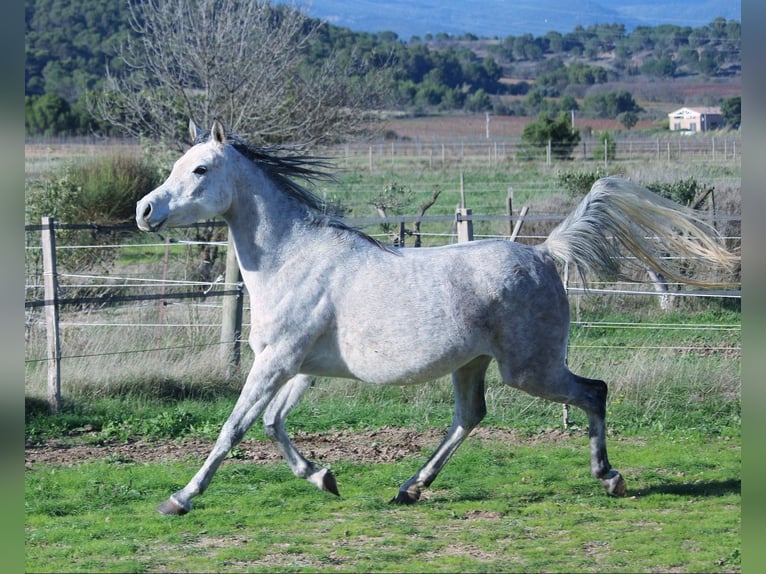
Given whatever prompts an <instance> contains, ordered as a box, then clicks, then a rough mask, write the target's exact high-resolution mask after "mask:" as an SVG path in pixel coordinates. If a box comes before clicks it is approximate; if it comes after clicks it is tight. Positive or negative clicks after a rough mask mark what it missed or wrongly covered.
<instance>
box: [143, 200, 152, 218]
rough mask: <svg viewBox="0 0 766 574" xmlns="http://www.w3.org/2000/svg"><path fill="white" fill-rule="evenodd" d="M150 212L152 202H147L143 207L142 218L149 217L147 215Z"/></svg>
mask: <svg viewBox="0 0 766 574" xmlns="http://www.w3.org/2000/svg"><path fill="white" fill-rule="evenodd" d="M151 214H152V204H151V203H147V204H146V207H145V208H144V219H149V216H150V215H151Z"/></svg>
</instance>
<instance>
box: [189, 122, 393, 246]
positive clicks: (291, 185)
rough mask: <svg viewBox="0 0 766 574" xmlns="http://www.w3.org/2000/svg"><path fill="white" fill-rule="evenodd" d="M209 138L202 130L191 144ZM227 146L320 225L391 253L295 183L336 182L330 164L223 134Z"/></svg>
mask: <svg viewBox="0 0 766 574" xmlns="http://www.w3.org/2000/svg"><path fill="white" fill-rule="evenodd" d="M209 138H210V132H209V131H205V132H203V133H201V134H199V135H198V137H197V139H196V140H195V141H194V144H198V143H203V142H206V141H207V140H208V139H209ZM226 143H228V144H229V145H231V146H232V147H233V148H234V149H236V150H237V151H238V152H239V153H241V154H242V155H243V156H245V157H246V158H248V159H249V160H250V161H252V162H253V163H255V164H257V165H258V167H259V168H261V169H262V170H263V171H265V172H266V174H267V175H268V176H269V178H270V179H271V180H272V181H273V182H275V183H276V184H277V187H278V188H279V189H280V190H282V191H283V192H284V193H286V194H287V195H288V196H289V197H291V198H292V199H293V200H295V201H297V202H298V203H300V204H302V205H304V206H306V207H307V208H308V209H309V211H310V213H311V214H312V216H313V219H314V221H315V222H316V223H318V224H319V225H324V226H327V227H333V228H335V229H339V230H342V231H349V232H351V233H354V234H355V235H359V236H360V237H362V238H364V239H365V240H367V241H369V242H370V243H373V244H374V245H377V246H378V247H380V248H382V249H386V250H391V248H390V247H388V246H386V245H384V244H382V243H381V242H380V241H378V240H377V239H374V238H373V237H370V236H369V235H367V234H366V233H364V232H363V231H361V230H360V229H358V228H356V227H352V226H350V225H348V224H347V223H345V222H344V221H343V220H342V219H341V216H342V210H341V209H340V208H337V207H335V208H330V206H328V204H327V202H326V201H325V200H323V199H322V198H321V197H319V196H317V195H315V194H314V193H311V192H310V191H309V190H308V189H307V188H306V187H304V186H303V185H301V184H299V183H298V182H296V181H295V180H296V179H300V180H303V181H305V182H306V183H308V184H312V185H313V184H314V183H315V182H317V181H336V178H335V175H334V174H332V173H331V172H330V171H328V170H329V169H330V168H331V167H332V165H331V164H330V163H329V162H328V161H327V160H326V159H325V158H322V157H316V156H310V155H302V154H298V153H296V150H295V149H294V148H289V147H285V146H269V147H259V146H254V145H251V144H249V143H247V142H245V141H244V140H243V139H241V138H240V137H238V136H237V135H234V134H227V135H226Z"/></svg>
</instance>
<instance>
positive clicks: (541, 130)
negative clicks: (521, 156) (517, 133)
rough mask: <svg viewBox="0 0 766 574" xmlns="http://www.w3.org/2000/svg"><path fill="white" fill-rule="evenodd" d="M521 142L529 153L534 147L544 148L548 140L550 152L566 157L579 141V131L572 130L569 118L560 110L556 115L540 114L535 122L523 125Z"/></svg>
mask: <svg viewBox="0 0 766 574" xmlns="http://www.w3.org/2000/svg"><path fill="white" fill-rule="evenodd" d="M521 142H522V144H523V145H524V146H525V147H527V148H528V150H529V152H528V153H530V154H531V153H532V151H533V150H535V149H536V150H542V149H545V148H546V147H547V146H548V142H550V143H551V153H552V154H553V155H554V156H556V157H558V158H559V159H567V158H569V157H570V156H571V155H572V150H573V149H574V148H575V147H576V146H577V144H578V143H580V133H579V132H577V131H572V124H571V120H570V117H569V114H568V113H566V112H561V113H560V114H559V115H558V117H551V116H549V115H541V116H540V118H539V119H538V120H537V121H536V122H531V123H528V124H527V125H526V126H524V131H523V132H522V134H521Z"/></svg>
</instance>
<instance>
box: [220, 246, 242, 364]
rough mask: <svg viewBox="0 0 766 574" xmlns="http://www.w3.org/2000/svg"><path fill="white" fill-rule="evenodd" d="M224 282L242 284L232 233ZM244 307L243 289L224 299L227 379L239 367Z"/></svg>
mask: <svg viewBox="0 0 766 574" xmlns="http://www.w3.org/2000/svg"><path fill="white" fill-rule="evenodd" d="M224 281H225V282H226V284H227V285H233V284H241V283H242V276H241V274H240V272H239V263H238V262H237V253H236V251H235V250H234V241H233V240H232V238H231V233H230V234H229V243H228V246H227V247H226V277H225V279H224ZM243 306H244V296H243V293H242V289H241V288H240V289H239V293H237V294H236V295H226V296H225V297H224V298H223V312H222V315H223V316H222V319H221V358H222V359H223V361H224V362H225V364H226V377H227V378H230V377H232V376H234V375H235V373H236V369H237V368H238V367H239V359H240V348H241V339H242V308H243Z"/></svg>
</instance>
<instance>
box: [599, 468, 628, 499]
mask: <svg viewBox="0 0 766 574" xmlns="http://www.w3.org/2000/svg"><path fill="white" fill-rule="evenodd" d="M600 480H601V484H603V485H604V488H606V491H607V493H608V494H610V495H612V496H625V495H626V494H627V492H628V487H627V486H626V485H625V480H624V479H623V478H622V475H621V474H620V473H619V472H617V471H616V470H612V471H610V472H609V474H607V475H606V476H605V477H604V478H601V479H600Z"/></svg>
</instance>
